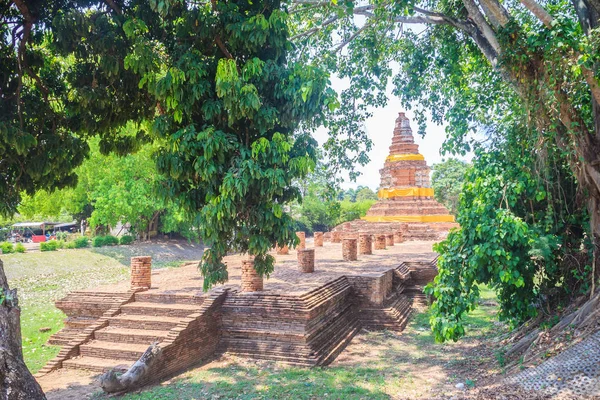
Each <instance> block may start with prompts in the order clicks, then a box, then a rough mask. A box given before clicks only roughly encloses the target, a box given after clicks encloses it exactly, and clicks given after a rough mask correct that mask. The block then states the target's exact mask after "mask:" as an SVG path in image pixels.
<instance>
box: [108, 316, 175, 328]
mask: <svg viewBox="0 0 600 400" xmlns="http://www.w3.org/2000/svg"><path fill="white" fill-rule="evenodd" d="M108 321H109V326H112V327H120V328H131V329H151V330H157V331H163V330H169V329H171V328H174V327H175V326H177V324H178V323H179V322H180V321H181V318H177V317H164V316H160V317H156V316H152V315H137V314H119V315H117V316H114V317H111V318H109V320H108Z"/></svg>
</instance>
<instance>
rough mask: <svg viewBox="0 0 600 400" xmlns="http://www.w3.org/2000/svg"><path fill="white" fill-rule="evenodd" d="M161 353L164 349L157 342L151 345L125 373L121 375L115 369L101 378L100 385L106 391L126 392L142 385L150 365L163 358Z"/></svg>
mask: <svg viewBox="0 0 600 400" xmlns="http://www.w3.org/2000/svg"><path fill="white" fill-rule="evenodd" d="M161 355H162V350H161V348H160V346H158V344H157V343H154V344H152V345H150V347H148V349H147V350H146V351H145V352H144V354H142V356H141V357H140V359H139V360H137V361H136V362H135V364H133V365H132V366H131V367H130V368H129V369H128V370H127V372H125V373H124V374H122V375H119V374H117V372H116V371H115V370H114V369H111V370H110V371H108V372H106V373H105V374H103V375H102V376H101V377H100V379H99V380H100V387H102V389H104V391H105V392H106V393H124V392H128V391H131V390H133V389H136V388H138V387H140V386H142V384H143V382H144V381H145V378H146V377H148V375H149V371H150V367H151V366H152V365H153V364H154V363H156V361H158V360H159V359H160V358H161Z"/></svg>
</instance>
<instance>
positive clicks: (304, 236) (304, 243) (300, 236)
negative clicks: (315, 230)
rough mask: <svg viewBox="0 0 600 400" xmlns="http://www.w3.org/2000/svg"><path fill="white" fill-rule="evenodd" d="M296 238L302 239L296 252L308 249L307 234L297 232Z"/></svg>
mask: <svg viewBox="0 0 600 400" xmlns="http://www.w3.org/2000/svg"><path fill="white" fill-rule="evenodd" d="M296 236H298V239H300V244H299V245H298V246H297V247H296V250H302V249H305V248H306V233H304V232H296Z"/></svg>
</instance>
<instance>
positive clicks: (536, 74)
mask: <svg viewBox="0 0 600 400" xmlns="http://www.w3.org/2000/svg"><path fill="white" fill-rule="evenodd" d="M291 13H292V15H293V17H294V21H295V23H296V25H295V34H294V40H295V41H296V43H297V46H298V47H299V48H301V49H304V50H305V51H303V52H302V53H299V57H303V58H304V59H306V60H309V59H317V60H319V62H323V61H321V60H324V63H325V64H326V65H328V66H329V67H330V68H331V69H332V70H336V71H337V73H338V74H339V76H340V77H341V78H344V79H345V81H346V82H347V84H348V88H347V89H346V91H345V92H344V94H343V96H342V97H343V98H345V97H344V96H346V97H350V98H353V99H360V100H355V101H348V102H345V101H343V102H342V108H341V109H340V110H339V113H340V114H342V115H349V114H351V113H352V112H355V111H356V110H358V111H359V112H360V110H364V109H366V108H367V106H368V105H374V106H377V105H381V103H382V99H381V97H382V96H384V94H385V89H386V88H387V87H388V84H390V83H393V86H394V93H395V94H397V95H398V96H399V97H400V98H401V100H402V101H403V103H404V104H405V105H406V107H415V113H416V115H417V117H418V120H419V125H420V128H421V132H423V128H424V122H425V116H426V114H429V113H430V115H431V117H432V119H433V120H434V121H435V122H438V123H442V122H446V123H447V133H448V137H447V140H446V142H445V143H444V147H443V148H444V150H446V151H450V152H454V153H460V154H464V153H465V152H466V151H468V150H471V149H472V144H473V141H472V138H473V136H472V133H473V132H477V133H478V135H479V136H478V137H482V136H483V137H485V139H486V143H485V145H486V146H487V145H488V142H489V141H492V142H496V144H498V147H495V148H494V151H497V150H498V149H501V148H502V146H512V148H511V149H510V150H509V151H508V152H507V154H511V155H513V156H515V155H517V154H521V155H523V156H524V158H525V159H527V163H525V162H524V161H523V160H518V162H517V163H515V164H514V165H526V166H527V168H532V169H533V170H539V171H544V170H545V169H546V168H547V167H548V166H549V165H550V166H552V163H554V164H556V165H554V166H553V168H554V169H555V170H561V169H562V166H563V163H566V165H568V166H569V168H570V171H571V173H572V174H573V175H574V176H575V178H576V182H577V185H578V188H579V192H577V191H575V192H570V196H571V197H567V196H566V195H565V193H566V191H560V190H559V193H561V199H557V198H555V199H553V200H552V201H553V202H554V201H559V202H560V203H561V204H560V208H561V209H565V210H569V212H572V213H573V214H572V218H575V219H577V220H578V221H579V216H580V215H581V214H580V211H581V210H580V208H581V207H582V206H583V207H584V208H587V210H588V215H589V219H590V224H589V226H588V229H589V234H588V236H589V237H591V238H593V241H592V249H593V258H592V260H591V262H590V264H591V267H592V268H590V270H589V271H585V274H586V276H585V279H587V281H588V282H589V283H590V286H591V293H592V294H593V293H594V292H595V291H594V285H595V282H596V278H597V268H596V259H597V253H598V245H597V242H598V238H599V234H600V160H599V157H600V109H599V108H598V102H599V101H600V86H599V83H598V71H597V65H598V55H599V54H600V52H599V51H598V45H599V43H600V41H599V40H598V39H599V31H598V29H597V28H598V16H599V15H600V3H599V2H598V1H597V0H581V1H573V2H569V1H561V0H558V1H542V2H536V1H535V0H522V1H521V2H516V1H505V2H500V1H498V0H479V1H476V0H442V1H433V0H427V1H411V0H409V1H400V2H390V1H387V0H369V1H366V2H362V3H355V2H321V1H316V0H315V1H312V0H299V1H297V2H296V3H295V5H294V6H293V8H292V9H291ZM384 102H385V100H384ZM355 116H356V113H355ZM358 116H359V117H360V115H358ZM354 121H355V122H354V123H356V119H355V120H354ZM340 122H344V119H343V118H341V117H340ZM523 125H525V126H526V127H527V128H524V127H523ZM340 127H341V128H340V129H342V130H343V129H346V130H347V132H348V134H349V135H352V131H353V129H352V127H351V126H349V125H348V124H340ZM516 130H520V131H522V132H527V133H528V135H519V140H520V142H519V141H517V140H513V139H511V137H512V138H514V137H515V135H512V136H511V132H515V131H516ZM354 139H356V141H358V140H360V137H356V136H350V139H349V140H350V141H351V142H355V140H354ZM524 149H528V151H530V154H528V155H524V154H522V151H523V150H524ZM553 149H557V151H558V152H560V156H556V157H553V158H550V157H548V152H552V151H554V150H553ZM518 150H520V152H521V153H519V152H518ZM480 154H482V155H483V154H485V152H481V153H480ZM529 155H534V156H535V157H536V161H535V162H536V163H537V167H535V168H533V167H532V164H531V163H530V161H531V160H529V158H528V157H529ZM488 171H489V172H490V173H491V171H492V168H491V167H490V169H488ZM500 173H501V174H503V173H504V172H503V171H502V170H501V171H500ZM558 175H560V176H561V177H560V178H559V177H558ZM517 176H519V175H518V174H512V173H511V172H509V171H506V177H512V178H515V179H516V177H517ZM564 176H565V175H564V173H562V174H551V175H549V177H548V181H547V182H546V184H547V185H548V186H554V185H556V184H558V185H559V186H560V184H562V183H564V182H565V181H564ZM555 178H556V179H560V180H559V181H554V180H553V179H555ZM566 181H568V179H567V180H566ZM499 182H500V183H501V184H503V185H504V187H502V188H501V189H502V190H503V191H504V192H506V193H509V192H510V185H514V184H516V182H510V181H509V180H506V179H504V180H501V181H499ZM532 187H535V185H533V186H532ZM476 189H477V188H476ZM514 195H515V196H519V195H520V194H519V193H514ZM500 199H502V198H500ZM488 200H490V201H491V197H488ZM542 200H543V199H542ZM507 204H509V207H508V208H509V209H510V208H512V207H513V205H514V206H516V205H517V203H512V204H513V205H511V203H507ZM555 205H556V204H551V205H550V206H549V208H548V209H547V210H548V215H556V214H555V213H554V212H553V211H552V210H551V207H554V206H555ZM573 205H575V206H576V207H575V209H573V208H572V207H573ZM578 207H579V208H578ZM496 208H499V207H498V205H496ZM469 209H470V210H472V209H471V208H469ZM510 211H511V212H515V213H516V214H517V215H521V216H523V213H526V214H527V216H535V215H536V213H537V211H536V209H535V202H532V204H530V209H529V210H526V209H521V210H510ZM465 218H468V221H469V222H473V223H476V222H477V218H479V217H478V214H477V213H474V212H472V213H471V214H470V215H465ZM572 218H571V216H569V220H570V219H572ZM539 223H540V221H536V224H535V225H537V224H539ZM467 225H470V224H467ZM474 226H477V224H475V225H474ZM515 227H516V225H515ZM515 229H516V228H515ZM465 233H466V232H465ZM471 233H473V234H474V233H476V232H471ZM580 237H581V236H580V235H577V238H580ZM472 239H473V237H471V238H469V237H467V236H464V237H463V238H462V239H461V240H462V242H461V243H460V244H458V243H457V242H456V241H454V242H452V246H454V245H457V244H458V247H452V246H451V247H445V248H443V249H441V251H446V252H447V255H448V259H449V260H450V259H451V260H453V261H452V262H450V261H448V262H447V263H446V264H442V265H441V268H446V269H447V272H448V274H441V275H443V276H444V278H440V279H444V280H445V281H444V282H443V285H442V286H440V287H441V288H445V289H446V290H445V291H444V290H438V291H437V292H435V293H436V295H438V296H439V297H438V298H440V299H446V300H448V302H447V304H446V305H447V306H448V307H445V306H444V307H441V308H438V309H437V310H436V311H437V315H436V316H434V317H439V318H441V319H444V318H445V319H446V320H448V321H452V323H455V322H457V319H458V320H460V316H461V315H462V312H461V310H464V308H453V307H452V306H451V305H450V303H451V297H453V296H462V297H463V298H465V299H470V301H472V300H473V299H474V298H476V296H474V295H473V296H471V295H472V294H473V293H475V292H473V288H474V286H473V285H474V284H475V283H477V280H476V279H471V278H472V276H468V275H463V274H468V273H470V272H474V271H473V270H472V269H469V268H466V265H467V264H468V265H473V266H476V268H475V269H476V271H475V272H477V273H483V272H484V271H485V270H486V269H487V270H490V271H491V270H494V268H495V267H494V262H493V260H491V259H483V258H477V257H476V256H475V255H474V254H475V252H476V251H478V249H479V246H478V245H479V244H478V243H476V241H473V240H472ZM534 240H538V239H537V238H536V239H534ZM540 240H542V239H540ZM554 243H555V244H556V243H558V242H554ZM461 246H464V247H461ZM559 247H560V246H559ZM461 248H462V249H465V251H470V252H467V253H465V254H463V255H464V256H465V257H466V258H462V257H455V256H457V255H459V252H458V249H461ZM561 249H562V250H561V251H560V252H558V253H555V252H553V251H549V252H545V253H544V254H546V258H547V259H548V260H547V261H548V263H547V264H548V266H552V265H554V264H553V263H554V262H556V261H560V260H561V259H560V257H564V256H565V255H566V254H567V250H565V249H566V248H565V247H562V248H561ZM569 251H570V250H569ZM583 253H585V251H584V252H583ZM525 254H527V252H526V253H525ZM527 257H533V256H532V255H529V256H527ZM530 261H531V260H529V259H522V258H521V263H520V264H519V266H518V267H519V268H523V267H526V266H527V265H534V264H535V265H539V260H537V261H536V260H534V261H532V262H530ZM536 263H538V264H536ZM542 264H544V263H542ZM469 271H470V272H469ZM496 272H497V273H498V274H499V271H498V270H496ZM516 274H517V272H515V275H516ZM477 276H478V277H480V278H482V279H483V280H484V281H485V280H486V279H488V278H485V279H484V278H483V277H484V276H485V275H484V274H479V275H477ZM502 277H504V280H502V279H500V278H501V277H500V276H498V277H496V278H498V280H497V282H499V283H498V286H497V289H498V290H499V291H502V290H504V289H506V290H507V293H509V292H510V293H517V295H519V293H524V289H521V291H520V292H519V290H518V289H519V288H520V287H521V286H519V285H521V284H522V283H523V282H522V281H521V280H520V279H518V278H519V277H514V278H515V279H507V278H506V275H505V274H504V273H503V274H502ZM566 278H568V276H565V279H566ZM528 279H533V278H532V276H530V275H529V276H528ZM494 281H496V280H495V279H494ZM529 283H530V282H529ZM449 287H452V288H453V290H447V289H448V288H449ZM527 289H531V290H532V292H531V293H528V294H527V295H524V297H523V298H522V299H521V300H523V301H529V302H533V301H534V300H532V297H530V296H529V294H534V295H535V296H533V297H534V298H536V300H535V301H540V299H545V298H548V295H550V294H552V293H553V292H552V291H548V292H543V291H538V290H537V288H532V286H529V285H528V286H527ZM563 289H564V288H563ZM568 289H570V288H568ZM515 290H516V291H515ZM553 290H554V289H553ZM554 291H556V290H554ZM440 305H441V303H440ZM520 310H530V308H529V304H528V305H526V306H524V307H522V308H520ZM528 315H531V314H530V313H529V312H518V313H516V314H514V315H512V317H514V318H515V319H516V320H517V321H522V320H523V319H524V318H526V317H527V316H528ZM434 322H435V321H434ZM434 327H435V328H436V331H437V332H436V333H438V334H440V335H439V336H438V338H442V339H443V338H456V337H458V336H460V334H461V333H462V332H460V329H458V330H456V333H457V334H455V333H452V332H450V333H449V334H447V333H448V331H446V332H440V330H441V329H442V328H441V325H439V324H438V325H436V324H435V323H434ZM455 327H457V326H453V328H455Z"/></svg>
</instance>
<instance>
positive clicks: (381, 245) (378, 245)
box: [375, 235, 386, 250]
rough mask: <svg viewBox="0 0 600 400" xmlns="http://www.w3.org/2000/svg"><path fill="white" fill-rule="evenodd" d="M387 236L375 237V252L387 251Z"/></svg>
mask: <svg viewBox="0 0 600 400" xmlns="http://www.w3.org/2000/svg"><path fill="white" fill-rule="evenodd" d="M385 244H386V241H385V235H375V250H385V249H386V247H385Z"/></svg>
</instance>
